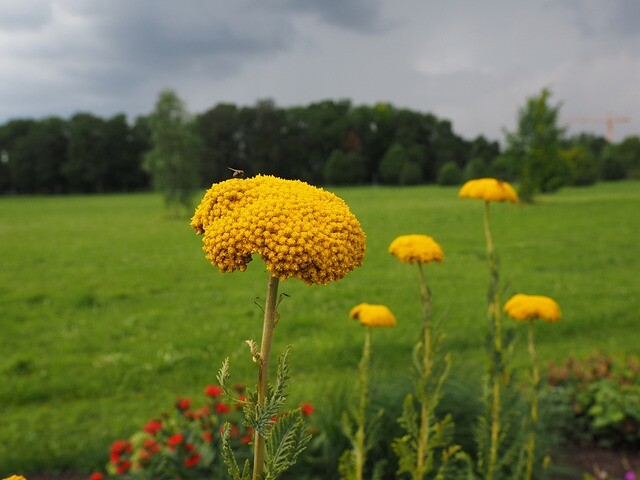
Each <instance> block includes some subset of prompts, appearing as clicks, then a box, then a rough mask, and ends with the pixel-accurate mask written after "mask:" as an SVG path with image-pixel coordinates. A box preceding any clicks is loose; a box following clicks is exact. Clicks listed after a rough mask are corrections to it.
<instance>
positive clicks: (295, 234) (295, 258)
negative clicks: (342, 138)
mask: <svg viewBox="0 0 640 480" xmlns="http://www.w3.org/2000/svg"><path fill="white" fill-rule="evenodd" d="M191 226H192V227H193V228H194V229H195V230H196V232H197V233H198V234H204V235H203V239H202V241H203V244H204V245H203V247H202V249H203V250H204V251H205V252H206V257H207V259H208V260H209V261H210V262H211V263H212V264H213V265H214V266H217V267H218V268H220V270H221V271H222V272H232V271H234V270H241V271H244V270H246V268H247V264H248V263H249V262H250V261H251V256H252V255H253V254H254V253H258V254H260V256H261V257H262V260H263V261H264V262H265V263H266V265H267V269H268V270H269V271H270V272H271V274H272V275H273V276H275V277H278V278H279V279H281V280H285V279H287V278H290V277H295V278H299V279H300V280H302V281H303V282H305V283H307V284H309V285H310V284H314V283H315V284H327V283H329V282H330V281H332V280H339V279H340V278H342V277H344V276H345V275H346V274H347V273H349V272H350V271H351V270H353V269H354V268H355V267H357V266H361V265H362V259H363V258H364V252H365V235H364V232H363V231H362V227H361V226H360V223H359V222H358V220H357V219H356V217H355V216H354V215H353V214H352V213H351V212H350V211H349V207H348V206H347V204H346V203H345V202H344V201H343V200H342V199H340V198H338V197H336V196H335V195H334V194H332V193H330V192H327V191H325V190H323V189H321V188H317V187H313V186H311V185H309V184H307V183H304V182H301V181H298V180H284V179H281V178H277V177H273V176H270V175H258V176H256V177H252V178H247V179H240V178H235V179H231V180H226V181H224V182H220V183H217V184H214V185H213V186H212V187H211V188H210V189H209V190H207V192H206V193H205V195H204V198H203V199H202V201H201V202H200V205H199V206H198V208H197V209H196V212H195V214H194V215H193V218H192V219H191Z"/></svg>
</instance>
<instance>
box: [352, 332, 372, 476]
mask: <svg viewBox="0 0 640 480" xmlns="http://www.w3.org/2000/svg"><path fill="white" fill-rule="evenodd" d="M370 354H371V328H370V327H367V328H366V332H365V335H364V347H363V349H362V360H361V361H360V405H359V408H358V432H357V434H356V451H355V454H356V480H362V478H363V477H362V474H363V471H364V464H365V462H366V460H367V459H366V452H365V447H364V434H365V432H364V426H365V422H366V412H367V403H368V400H369V391H368V389H369V385H368V379H367V376H368V371H369V357H370Z"/></svg>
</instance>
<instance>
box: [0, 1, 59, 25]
mask: <svg viewBox="0 0 640 480" xmlns="http://www.w3.org/2000/svg"><path fill="white" fill-rule="evenodd" d="M51 19H52V12H51V4H50V2H49V1H47V0H20V1H17V2H16V1H12V0H0V32H2V31H6V32H17V31H23V30H33V29H40V28H42V27H44V26H45V25H46V24H47V23H49V22H50V21H51Z"/></svg>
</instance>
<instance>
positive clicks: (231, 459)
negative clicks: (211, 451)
mask: <svg viewBox="0 0 640 480" xmlns="http://www.w3.org/2000/svg"><path fill="white" fill-rule="evenodd" d="M230 434H231V424H230V423H229V422H227V423H225V424H224V428H223V430H222V458H223V459H224V463H225V465H226V466H227V471H228V472H229V475H231V476H232V477H233V480H244V478H245V477H244V476H243V475H241V474H240V468H239V467H238V462H237V461H236V456H235V455H234V453H233V448H232V447H231V443H230V441H229V437H230ZM243 473H244V472H243Z"/></svg>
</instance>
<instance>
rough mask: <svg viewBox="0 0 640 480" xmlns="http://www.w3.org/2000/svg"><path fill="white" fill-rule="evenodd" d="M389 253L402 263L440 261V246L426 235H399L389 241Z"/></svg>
mask: <svg viewBox="0 0 640 480" xmlns="http://www.w3.org/2000/svg"><path fill="white" fill-rule="evenodd" d="M389 253H390V254H392V255H395V256H396V257H398V260H400V261H401V262H403V263H413V262H418V263H430V262H439V263H442V247H441V246H440V244H438V242H436V241H435V240H434V239H433V238H431V237H430V236H428V235H401V236H399V237H398V238H396V239H395V240H394V241H393V242H391V245H389Z"/></svg>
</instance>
